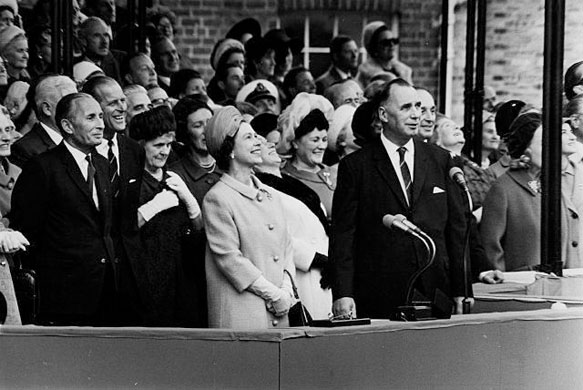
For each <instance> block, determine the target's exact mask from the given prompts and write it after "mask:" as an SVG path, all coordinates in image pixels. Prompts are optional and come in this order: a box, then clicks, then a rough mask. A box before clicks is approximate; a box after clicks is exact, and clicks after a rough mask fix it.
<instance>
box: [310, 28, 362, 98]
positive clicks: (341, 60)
mask: <svg viewBox="0 0 583 390" xmlns="http://www.w3.org/2000/svg"><path fill="white" fill-rule="evenodd" d="M330 58H331V60H332V65H330V68H328V70H327V71H326V72H325V73H324V74H322V75H321V76H320V77H318V78H317V79H316V93H318V94H320V95H322V94H324V91H325V90H326V89H327V88H328V87H330V86H331V85H333V84H336V83H338V82H340V81H342V80H346V79H348V78H351V77H354V75H355V74H356V71H357V69H358V45H357V44H356V42H355V41H354V39H352V38H350V37H348V36H346V35H338V36H335V37H334V38H332V41H331V42H330Z"/></svg>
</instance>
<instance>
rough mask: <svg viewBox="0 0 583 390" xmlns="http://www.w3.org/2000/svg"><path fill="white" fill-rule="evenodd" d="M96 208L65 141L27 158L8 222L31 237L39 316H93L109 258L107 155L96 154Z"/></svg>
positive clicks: (111, 253) (29, 259)
mask: <svg viewBox="0 0 583 390" xmlns="http://www.w3.org/2000/svg"><path fill="white" fill-rule="evenodd" d="M93 161H94V165H95V168H96V176H95V180H96V184H97V188H98V197H99V210H98V209H97V208H96V206H95V204H94V202H93V198H92V194H91V192H90V191H89V187H88V185H87V182H86V181H85V179H84V177H83V175H82V173H81V171H80V170H79V166H78V165H77V163H76V162H75V160H74V158H73V156H72V155H71V153H70V152H69V151H68V150H67V148H66V147H65V145H64V144H63V143H61V144H60V145H58V146H57V147H55V148H54V149H52V150H50V151H48V152H46V153H43V154H42V155H39V156H36V157H34V158H32V159H31V160H30V161H29V162H28V163H27V164H26V165H25V167H24V170H23V171H22V174H21V175H20V177H19V180H18V181H17V182H16V186H15V188H14V193H13V196H12V224H13V225H12V226H13V227H14V228H15V229H17V230H19V231H21V232H22V233H23V234H24V235H25V236H26V237H27V238H28V239H29V241H30V242H31V246H30V248H29V251H28V252H29V256H28V257H27V259H26V262H27V265H28V266H30V267H31V268H33V269H34V270H36V272H37V275H38V280H39V285H40V295H41V296H42V298H41V300H40V315H41V316H49V317H50V315H51V314H53V315H55V314H56V315H70V316H71V315H72V316H75V315H81V316H86V315H89V316H90V315H92V314H94V313H95V311H96V310H97V308H98V305H99V302H100V298H101V294H102V289H103V286H104V281H105V272H106V263H108V262H111V263H112V265H113V268H114V270H115V269H116V267H117V264H116V263H114V262H113V259H114V249H113V242H112V239H111V237H110V229H111V216H112V214H111V213H112V209H111V200H110V184H109V179H108V175H109V173H108V172H109V166H108V163H107V160H106V159H105V158H103V157H101V156H98V155H96V156H95V157H94V159H93Z"/></svg>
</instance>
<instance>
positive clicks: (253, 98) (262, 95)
mask: <svg viewBox="0 0 583 390" xmlns="http://www.w3.org/2000/svg"><path fill="white" fill-rule="evenodd" d="M261 99H273V101H274V102H275V101H276V98H275V96H273V95H272V94H271V92H269V90H268V89H267V88H265V85H263V84H261V83H257V86H256V87H255V89H254V90H253V92H251V93H250V94H249V95H248V96H247V98H246V99H245V101H246V102H247V103H251V104H255V103H256V102H257V101H258V100H261Z"/></svg>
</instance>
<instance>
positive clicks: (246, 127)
mask: <svg viewBox="0 0 583 390" xmlns="http://www.w3.org/2000/svg"><path fill="white" fill-rule="evenodd" d="M233 156H234V157H233V159H234V161H235V162H237V163H238V164H240V165H242V166H246V167H249V168H251V167H254V166H255V165H259V164H261V162H262V161H263V160H262V159H261V140H260V139H259V136H258V135H257V134H256V133H255V130H253V128H252V127H251V125H250V124H249V123H246V122H242V123H241V126H240V127H239V131H238V132H237V135H236V136H235V146H234V147H233Z"/></svg>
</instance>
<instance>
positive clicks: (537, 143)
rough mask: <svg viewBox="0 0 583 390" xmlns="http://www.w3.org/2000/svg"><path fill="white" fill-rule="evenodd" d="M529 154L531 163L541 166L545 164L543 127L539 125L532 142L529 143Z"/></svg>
mask: <svg viewBox="0 0 583 390" xmlns="http://www.w3.org/2000/svg"><path fill="white" fill-rule="evenodd" d="M527 150H528V152H529V153H528V154H529V157H530V163H531V165H533V166H534V167H537V168H540V167H542V165H543V127H542V126H539V127H538V129H536V130H535V132H534V134H533V136H532V139H531V140H530V143H529V144H528V149H527Z"/></svg>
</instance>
